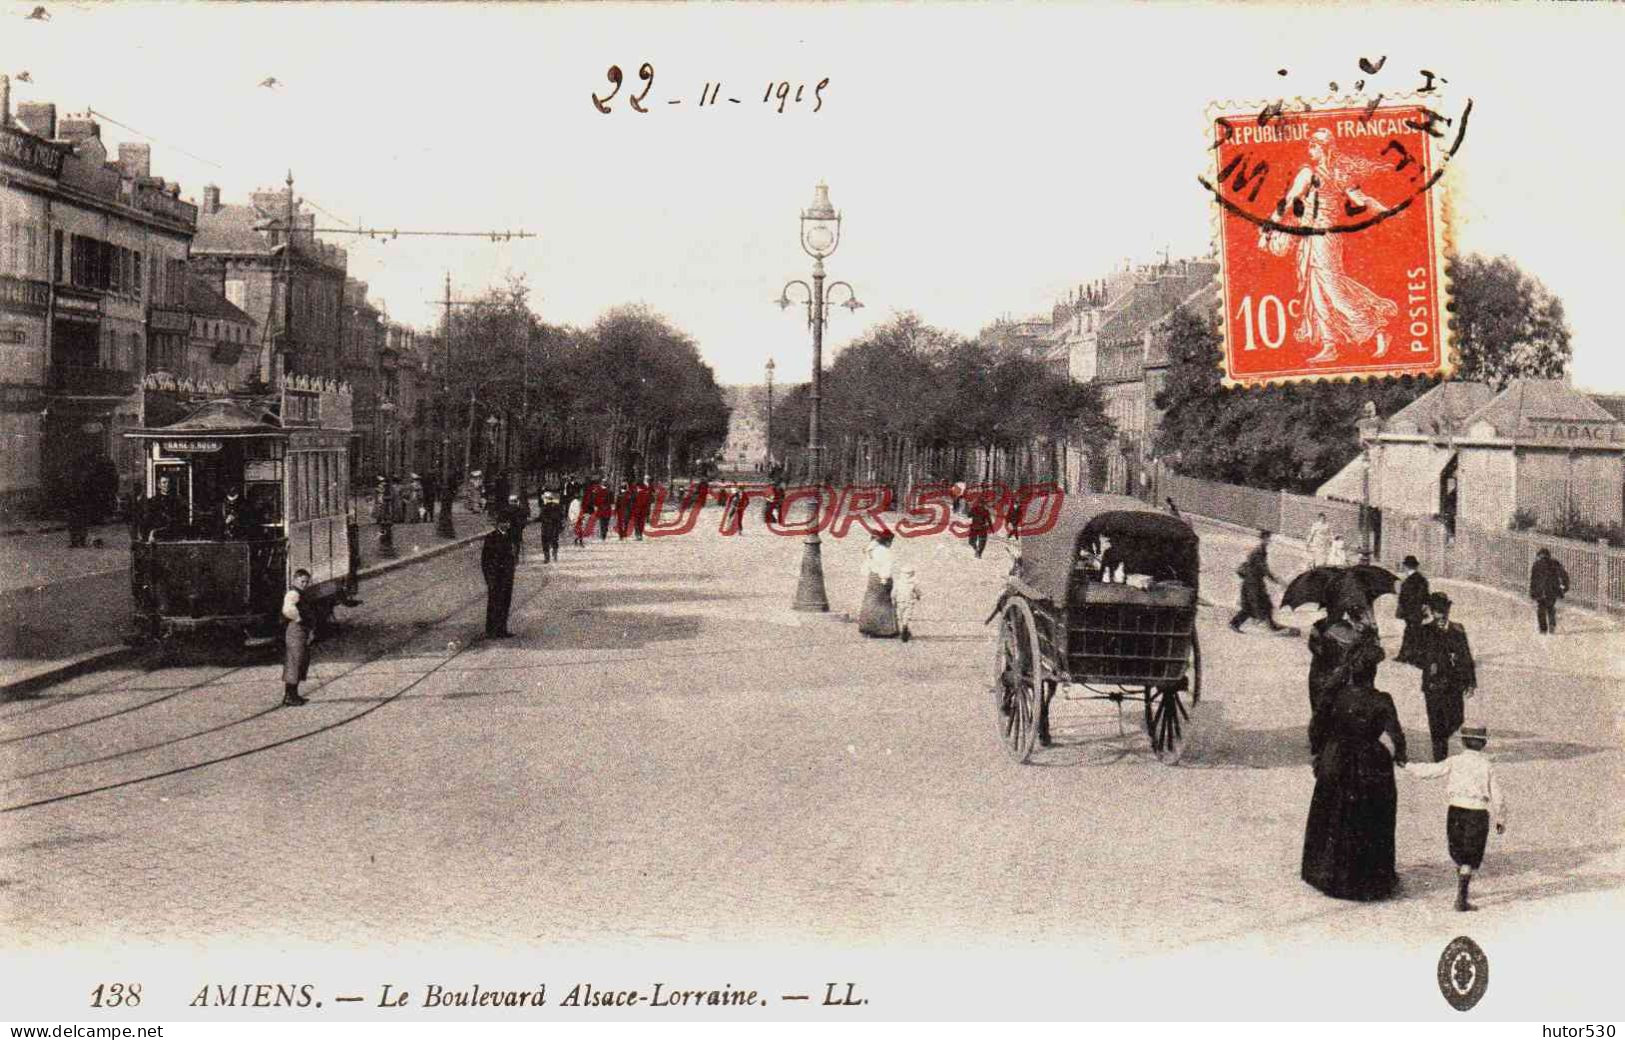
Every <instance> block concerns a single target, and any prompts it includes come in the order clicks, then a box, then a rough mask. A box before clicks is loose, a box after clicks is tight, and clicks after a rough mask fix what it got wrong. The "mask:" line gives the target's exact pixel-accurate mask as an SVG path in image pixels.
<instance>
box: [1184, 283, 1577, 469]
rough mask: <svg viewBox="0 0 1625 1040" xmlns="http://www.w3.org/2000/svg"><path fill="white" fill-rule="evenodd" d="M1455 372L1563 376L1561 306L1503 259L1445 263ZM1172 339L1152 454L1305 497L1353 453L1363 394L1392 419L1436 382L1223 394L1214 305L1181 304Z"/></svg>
mask: <svg viewBox="0 0 1625 1040" xmlns="http://www.w3.org/2000/svg"><path fill="white" fill-rule="evenodd" d="M1450 270H1451V271H1452V279H1453V284H1454V293H1455V304H1454V308H1455V320H1456V335H1457V343H1458V348H1459V349H1460V351H1461V360H1462V367H1461V369H1460V370H1459V371H1458V372H1457V374H1456V378H1458V379H1479V380H1483V381H1485V382H1488V383H1490V384H1491V385H1492V386H1494V387H1496V389H1501V388H1503V387H1504V386H1505V385H1506V384H1507V383H1508V382H1510V381H1511V380H1513V379H1516V378H1519V377H1535V378H1551V377H1554V376H1557V375H1561V374H1562V372H1563V370H1564V368H1565V367H1566V365H1567V362H1568V358H1569V353H1570V350H1569V343H1568V330H1567V329H1566V328H1565V327H1564V326H1563V308H1562V304H1561V303H1560V302H1559V301H1558V300H1557V299H1556V298H1554V297H1552V296H1551V295H1550V294H1549V293H1547V292H1546V290H1545V289H1544V288H1542V287H1541V286H1540V284H1539V283H1538V282H1536V281H1535V280H1534V279H1533V278H1530V277H1529V276H1528V275H1525V274H1524V273H1523V272H1522V271H1520V270H1518V268H1517V267H1516V265H1514V264H1513V263H1512V262H1511V261H1510V260H1507V259H1505V258H1504V257H1502V258H1497V259H1495V260H1485V259H1484V258H1482V257H1477V256H1468V257H1463V258H1460V259H1459V260H1453V261H1452V262H1451V265H1450ZM1157 334H1158V335H1161V336H1163V337H1164V338H1165V339H1166V341H1167V346H1168V357H1169V362H1170V364H1169V371H1168V382H1167V384H1166V386H1165V387H1164V388H1163V390H1162V391H1161V392H1160V393H1158V394H1157V397H1156V404H1157V407H1158V408H1160V409H1163V411H1164V414H1163V417H1162V423H1161V425H1160V427H1159V429H1158V431H1157V438H1156V445H1157V454H1158V455H1159V456H1161V457H1163V458H1168V457H1169V456H1177V459H1178V467H1179V469H1180V470H1181V471H1182V472H1185V473H1189V474H1191V475H1192V476H1199V477H1207V478H1209V479H1212V480H1221V481H1225V482H1227V483H1233V484H1245V485H1249V486H1252V487H1263V488H1271V489H1287V490H1292V491H1298V492H1304V493H1309V492H1313V491H1314V490H1315V489H1316V488H1318V487H1319V486H1320V485H1321V484H1324V483H1325V482H1326V481H1327V480H1329V479H1330V478H1331V477H1332V476H1333V475H1335V474H1336V473H1337V471H1338V470H1340V469H1342V468H1343V467H1344V466H1346V465H1348V463H1349V462H1350V461H1351V460H1353V458H1354V457H1355V456H1356V455H1358V454H1359V451H1360V443H1359V433H1358V429H1357V426H1356V423H1357V421H1358V420H1359V418H1360V415H1361V412H1362V410H1363V408H1364V406H1365V403H1366V402H1367V401H1370V402H1371V403H1372V404H1374V405H1375V406H1376V409H1377V413H1378V415H1380V416H1383V417H1385V418H1386V417H1387V416H1390V415H1392V414H1394V413H1395V412H1397V411H1399V410H1400V409H1401V408H1403V407H1405V406H1406V405H1407V404H1409V403H1410V402H1412V401H1414V400H1415V399H1416V398H1418V397H1420V396H1421V395H1422V394H1424V393H1426V392H1427V391H1428V390H1429V389H1431V388H1432V387H1433V386H1434V385H1435V383H1433V382H1432V381H1429V380H1424V379H1411V378H1405V379H1379V380H1365V381H1361V382H1338V383H1325V382H1316V383H1297V384H1292V385H1288V386H1279V387H1269V388H1265V389H1226V388H1225V387H1224V386H1222V385H1221V383H1220V369H1219V365H1220V361H1221V342H1222V341H1221V334H1220V329H1219V325H1218V315H1217V313H1216V312H1210V313H1208V314H1200V313H1193V312H1190V311H1187V310H1185V309H1183V308H1181V309H1179V310H1176V311H1175V312H1174V313H1173V314H1171V315H1170V316H1169V317H1168V318H1167V319H1166V320H1165V321H1164V322H1163V323H1162V326H1161V327H1160V328H1159V329H1158V330H1157Z"/></svg>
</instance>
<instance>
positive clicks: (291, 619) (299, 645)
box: [282, 567, 315, 708]
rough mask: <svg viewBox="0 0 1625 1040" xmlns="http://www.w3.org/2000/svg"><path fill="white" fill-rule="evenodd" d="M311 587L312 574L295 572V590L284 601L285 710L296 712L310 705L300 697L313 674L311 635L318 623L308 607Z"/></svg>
mask: <svg viewBox="0 0 1625 1040" xmlns="http://www.w3.org/2000/svg"><path fill="white" fill-rule="evenodd" d="M309 587H310V572H309V571H307V570H305V569H304V568H303V567H301V568H299V569H298V570H296V571H294V572H293V587H292V588H290V589H288V594H287V595H286V596H283V597H282V617H283V619H284V620H285V621H287V625H286V626H285V627H284V628H283V630H282V639H283V645H284V646H285V648H286V656H285V657H284V658H283V660H282V706H283V707H285V708H296V707H298V706H299V705H301V704H308V703H310V701H309V698H306V697H301V696H299V684H300V683H302V682H304V681H305V673H306V672H308V671H310V634H311V628H312V627H313V624H314V621H315V619H314V618H313V617H312V616H311V612H310V607H309V606H308V605H307V604H306V603H305V590H306V589H307V588H309Z"/></svg>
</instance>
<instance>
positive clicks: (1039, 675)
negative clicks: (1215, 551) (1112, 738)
mask: <svg viewBox="0 0 1625 1040" xmlns="http://www.w3.org/2000/svg"><path fill="white" fill-rule="evenodd" d="M1199 548H1200V547H1199V542H1198V539H1197V536H1196V533H1195V532H1194V531H1192V530H1191V528H1190V526H1189V525H1188V524H1186V523H1185V522H1184V521H1183V520H1182V519H1180V518H1179V517H1178V516H1175V515H1173V514H1172V513H1166V512H1162V511H1160V510H1157V509H1154V508H1152V507H1151V506H1148V505H1146V504H1145V503H1143V502H1140V501H1139V500H1138V499H1133V498H1127V497H1123V496H1117V495H1072V496H1068V498H1067V500H1066V502H1065V503H1064V505H1063V507H1062V509H1061V512H1060V515H1059V517H1058V519H1057V521H1056V524H1055V526H1054V527H1053V528H1051V529H1050V530H1049V531H1047V532H1044V533H1043V534H1035V535H1027V536H1024V537H1023V538H1022V539H1021V557H1020V560H1019V561H1018V563H1017V564H1016V566H1015V568H1014V570H1013V572H1012V574H1011V576H1010V578H1009V580H1008V583H1007V586H1006V588H1005V591H1004V593H1003V595H1001V596H1000V598H999V602H998V604H997V605H996V606H995V607H994V610H993V614H992V615H990V616H989V618H988V620H989V621H991V620H993V618H994V617H998V618H999V619H1000V620H999V634H998V642H997V649H996V651H995V661H994V669H993V698H994V707H995V712H996V718H997V723H998V727H999V736H1000V738H1001V739H1002V740H1003V742H1004V745H1005V748H1006V750H1007V751H1008V752H1009V753H1010V755H1011V756H1012V757H1013V758H1015V759H1016V761H1018V762H1022V763H1025V762H1028V761H1029V760H1030V759H1031V758H1032V755H1033V751H1034V749H1035V748H1036V747H1037V746H1039V745H1047V744H1048V743H1049V711H1050V703H1051V701H1052V700H1053V699H1054V698H1055V696H1056V695H1057V693H1059V694H1061V695H1062V697H1063V698H1064V699H1066V700H1080V699H1100V700H1111V701H1115V702H1118V703H1119V704H1121V702H1123V701H1124V700H1129V701H1140V702H1142V703H1143V705H1144V709H1145V711H1144V715H1145V729H1146V733H1147V734H1148V735H1149V736H1150V738H1151V750H1152V752H1153V753H1154V754H1155V755H1156V757H1157V758H1158V759H1159V760H1160V761H1162V762H1165V763H1168V764H1170V765H1171V764H1173V763H1175V762H1178V761H1179V759H1180V757H1181V756H1182V755H1183V754H1184V751H1185V744H1186V740H1187V737H1188V736H1189V733H1190V726H1191V709H1192V708H1194V707H1195V706H1196V704H1197V702H1198V701H1199V700H1200V698H1201V693H1202V659H1201V649H1200V646H1199V645H1198V643H1197V637H1196V604H1197V582H1198V578H1199V572H1200V553H1199Z"/></svg>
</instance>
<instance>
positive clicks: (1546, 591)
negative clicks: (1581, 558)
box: [1529, 546, 1569, 636]
mask: <svg viewBox="0 0 1625 1040" xmlns="http://www.w3.org/2000/svg"><path fill="white" fill-rule="evenodd" d="M1568 591H1569V572H1568V571H1566V570H1564V569H1563V565H1562V564H1561V563H1559V562H1558V561H1557V560H1554V559H1552V551H1551V550H1550V549H1547V548H1545V547H1544V546H1542V547H1541V548H1540V549H1538V550H1536V551H1535V563H1534V566H1532V567H1530V568H1529V598H1530V599H1532V600H1534V601H1535V622H1536V624H1538V625H1539V626H1540V634H1541V635H1543V636H1544V635H1556V634H1557V601H1558V600H1560V599H1562V598H1563V597H1564V596H1566V595H1567V594H1568Z"/></svg>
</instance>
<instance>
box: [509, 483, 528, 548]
mask: <svg viewBox="0 0 1625 1040" xmlns="http://www.w3.org/2000/svg"><path fill="white" fill-rule="evenodd" d="M503 515H505V516H506V517H507V518H508V540H509V541H511V542H513V548H514V551H515V552H517V553H523V552H524V551H525V525H526V524H528V523H530V503H529V502H526V501H525V496H524V494H523V493H517V492H516V493H510V494H509V495H508V506H507V512H506V513H504V514H503Z"/></svg>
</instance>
